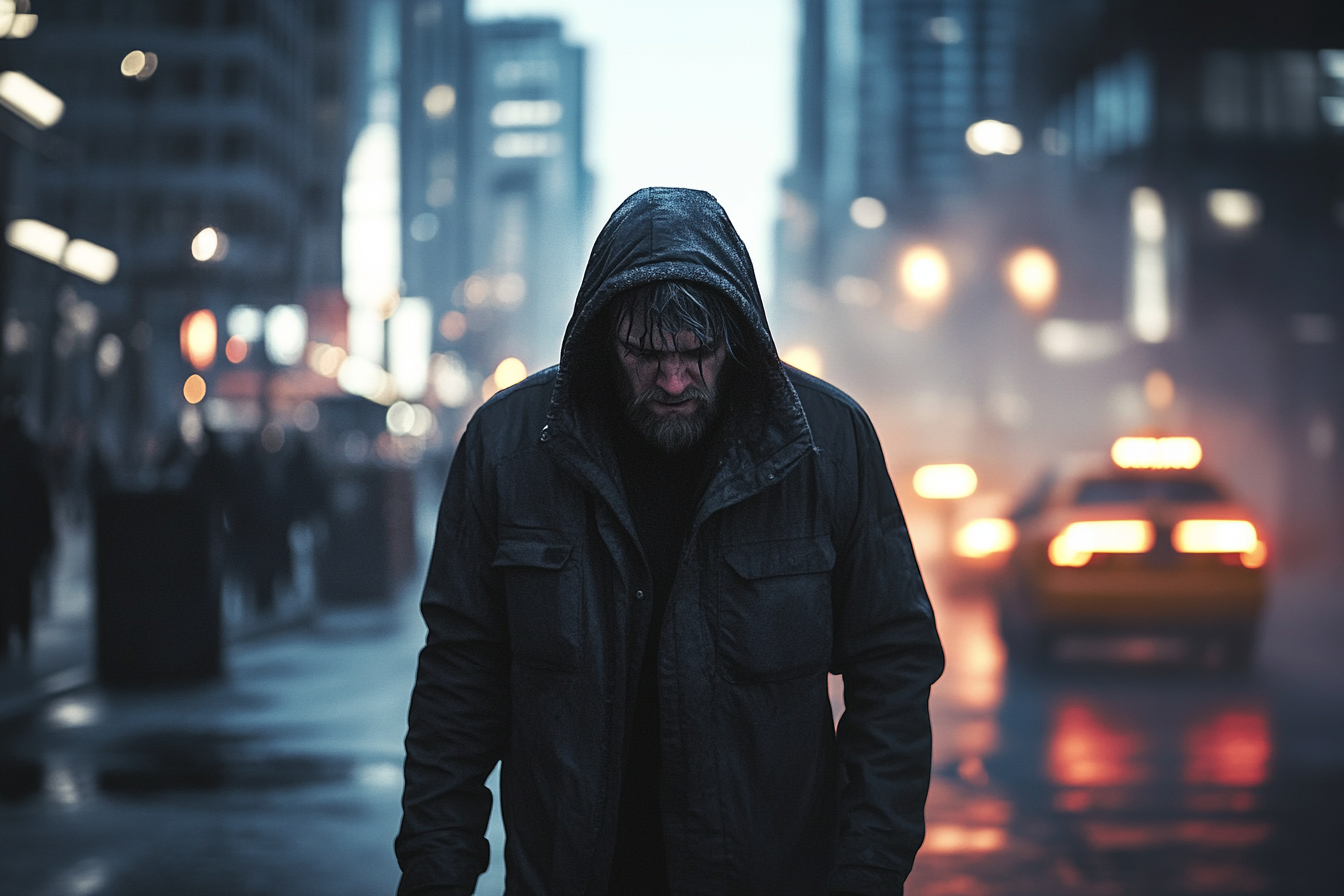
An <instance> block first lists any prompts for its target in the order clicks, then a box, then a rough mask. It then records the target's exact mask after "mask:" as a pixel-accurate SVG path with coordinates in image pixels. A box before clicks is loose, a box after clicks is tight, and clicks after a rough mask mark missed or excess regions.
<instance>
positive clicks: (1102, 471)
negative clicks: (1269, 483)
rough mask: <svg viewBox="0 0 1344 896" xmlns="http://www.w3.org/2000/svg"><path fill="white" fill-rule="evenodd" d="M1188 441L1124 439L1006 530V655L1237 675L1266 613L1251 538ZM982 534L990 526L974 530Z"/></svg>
mask: <svg viewBox="0 0 1344 896" xmlns="http://www.w3.org/2000/svg"><path fill="white" fill-rule="evenodd" d="M1202 455H1203V452H1202V449H1201V447H1200V445H1199V442H1198V441H1196V440H1195V439H1193V438H1189V437H1165V438H1156V437H1126V438H1122V439H1119V440H1117V441H1116V443H1115V444H1114V446H1113V447H1112V450H1111V463H1110V464H1106V465H1097V466H1093V467H1091V468H1085V469H1083V470H1079V471H1076V472H1073V473H1068V474H1061V473H1058V472H1056V473H1053V474H1048V475H1047V476H1045V477H1043V479H1042V480H1041V481H1040V482H1039V483H1038V484H1037V485H1036V486H1035V487H1034V488H1033V489H1032V490H1031V491H1030V493H1029V494H1028V495H1027V496H1026V497H1025V498H1024V500H1023V501H1022V502H1021V503H1020V504H1019V506H1018V507H1017V508H1016V509H1015V510H1014V511H1013V512H1012V513H1011V514H1010V516H1009V518H1008V519H1005V520H1001V521H998V522H997V523H994V524H993V525H994V526H997V527H998V528H999V530H1000V531H1007V530H1008V528H1009V527H1011V531H1012V534H1013V536H1014V537H1013V538H1012V539H1009V538H1006V537H1004V538H1000V539H999V540H998V542H997V543H1002V544H1008V545H1009V548H1008V549H1007V550H1006V551H1005V553H1006V554H1007V555H1008V561H1007V563H1006V565H1005V570H1004V573H1005V574H1004V576H1003V579H1002V587H1001V588H1000V593H1001V604H1000V617H1001V624H1002V627H1003V631H1004V634H1005V638H1006V640H1007V641H1008V645H1009V649H1010V651H1012V652H1014V653H1017V654H1018V655H1019V657H1020V658H1023V659H1028V660H1046V661H1069V660H1081V661H1089V660H1095V661H1101V662H1111V661H1157V662H1164V661H1166V662H1184V663H1191V662H1193V663H1196V664H1200V665H1205V666H1209V667H1223V668H1236V667H1241V666H1245V665H1246V664H1247V663H1248V662H1249V661H1250V658H1251V653H1252V650H1253V646H1254V640H1255V632H1256V626H1257V622H1258V619H1259V617H1260V611H1261V608H1262V607H1263V605H1264V601H1265V580H1264V565H1265V561H1266V556H1267V549H1266V546H1265V541H1264V537H1263V535H1262V531H1261V529H1260V528H1259V527H1257V526H1256V524H1255V522H1254V521H1253V519H1252V515H1251V514H1250V513H1249V512H1248V510H1247V509H1246V508H1245V507H1244V506H1242V505H1240V504H1238V503H1236V502H1235V501H1234V500H1233V499H1232V498H1231V497H1230V496H1229V494H1228V492H1227V490H1226V488H1225V486H1224V485H1223V484H1222V483H1221V482H1219V481H1218V480H1217V479H1216V478H1214V477H1212V476H1210V475H1207V474H1206V473H1205V472H1203V471H1202V470H1200V469H1198V468H1199V465H1200V461H1201V459H1202ZM980 525H981V527H982V528H984V529H986V531H988V528H989V526H990V525H991V524H989V523H984V522H981V523H980Z"/></svg>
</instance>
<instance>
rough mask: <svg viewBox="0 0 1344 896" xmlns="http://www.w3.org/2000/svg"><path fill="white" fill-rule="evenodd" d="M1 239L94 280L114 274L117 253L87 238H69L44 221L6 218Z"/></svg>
mask: <svg viewBox="0 0 1344 896" xmlns="http://www.w3.org/2000/svg"><path fill="white" fill-rule="evenodd" d="M5 242H7V243H9V244H10V245H11V246H13V247H14V248H15V249H18V250H20V251H22V252H27V253H28V254H29V255H32V256H33V257H34V258H40V259H42V260H43V261H47V262H50V263H51V264H54V265H56V266H57V267H60V268H63V269H65V270H67V271H69V272H70V273H72V274H77V275H79V276H80V277H83V278H84V279H86V280H92V281H93V282H94V283H99V284H102V283H107V282H109V281H110V280H111V279H112V278H113V277H115V276H116V275H117V267H118V264H119V262H118V259H117V253H115V252H113V251H112V250H111V249H106V248H104V247H102V246H100V245H98V244H97V243H91V242H89V241H88V240H78V239H76V240H72V239H70V235H69V234H68V233H66V232H65V231H64V230H62V229H60V228H59V227H54V226H52V225H51V224H48V223H46V222H45V221H38V220H35V219H33V218H19V219H17V220H14V221H10V222H9V226H8V227H6V228H5Z"/></svg>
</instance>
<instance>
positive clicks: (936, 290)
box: [896, 245, 952, 308]
mask: <svg viewBox="0 0 1344 896" xmlns="http://www.w3.org/2000/svg"><path fill="white" fill-rule="evenodd" d="M896 270H897V279H898V280H899V281H900V283H901V288H902V289H903V290H904V291H905V294H906V295H907V296H909V298H910V300H911V301H913V302H915V303H916V304H918V305H923V306H925V307H928V308H936V307H938V306H939V305H941V304H942V303H943V300H944V299H946V298H947V292H948V290H949V289H950V288H951V286H952V269H951V268H950V267H949V266H948V263H947V256H945V255H944V254H943V253H942V252H941V251H939V249H938V247H937V246H930V245H921V246H914V247H912V248H910V249H908V250H906V252H905V254H904V255H902V256H901V260H900V263H899V264H898V265H897V269H896Z"/></svg>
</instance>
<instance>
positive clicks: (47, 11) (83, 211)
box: [6, 0, 331, 431]
mask: <svg viewBox="0 0 1344 896" xmlns="http://www.w3.org/2000/svg"><path fill="white" fill-rule="evenodd" d="M38 7H39V8H37V9H35V10H34V11H35V12H37V13H38V14H39V22H40V24H39V27H38V28H37V30H36V32H35V33H34V34H33V35H32V36H31V37H29V38H27V39H26V40H23V41H15V42H8V43H7V44H6V51H7V55H8V63H7V66H6V67H7V68H13V69H17V70H20V71H23V72H25V73H26V74H28V75H29V76H31V77H32V78H34V79H35V80H37V81H38V82H40V83H41V84H43V85H44V86H46V87H47V88H49V89H50V90H51V91H53V92H54V93H55V94H57V95H58V96H60V97H61V98H62V99H63V100H64V103H65V115H64V118H63V119H62V120H61V122H60V123H59V127H58V128H56V129H55V130H54V131H53V133H58V139H59V141H60V145H62V146H64V147H66V148H67V150H68V151H67V152H66V153H65V154H64V156H63V157H61V158H57V159H49V160H48V159H43V158H42V157H41V156H40V155H37V154H32V153H20V154H18V156H17V157H16V159H15V163H14V167H13V169H12V170H11V172H10V177H11V182H10V195H9V208H8V209H7V210H6V211H7V214H8V216H9V217H10V218H11V219H13V218H31V219H37V220H40V221H44V222H46V223H49V224H52V225H55V226H56V227H59V228H60V229H62V230H64V231H66V232H67V233H68V234H70V236H71V237H75V238H81V239H87V240H90V241H92V242H95V243H98V244H100V245H103V246H106V247H109V248H111V249H113V250H114V251H115V252H116V253H117V255H118V256H119V259H120V267H119V270H118V271H117V274H116V276H115V278H114V279H112V280H111V282H109V283H108V284H106V285H102V286H99V285H95V284H92V283H90V282H88V281H85V280H79V279H77V278H73V277H71V276H69V275H67V274H64V273H62V272H60V271H59V270H57V269H56V268H54V267H53V266H51V265H47V264H45V263H44V262H40V261H38V260H36V259H33V258H29V257H25V256H17V255H16V256H12V259H11V264H10V270H11V274H10V277H9V283H8V286H9V291H10V296H11V297H12V301H11V303H10V306H9V311H8V314H9V316H10V317H11V318H13V319H16V320H19V321H20V322H21V323H24V322H26V323H28V324H32V325H33V332H34V333H39V334H40V339H35V340H30V341H29V352H28V354H27V359H28V362H27V363H28V366H27V373H26V374H24V377H25V379H26V380H27V381H28V383H29V386H30V388H36V389H37V390H38V391H39V392H41V393H43V395H44V398H43V402H44V403H45V405H46V411H45V412H44V416H45V417H46V419H44V421H43V422H44V423H45V424H48V425H56V424H59V422H60V421H59V419H54V418H58V417H59V416H60V415H61V414H62V413H63V412H62V411H61V409H60V407H59V405H60V404H61V402H62V400H63V399H62V397H61V396H63V395H67V396H68V395H71V394H76V393H78V394H80V395H83V396H84V397H83V398H81V399H79V400H80V401H83V402H86V403H87V401H89V400H91V399H90V398H89V396H90V395H91V394H92V393H93V391H95V388H96V391H97V392H98V395H99V396H100V397H99V400H98V404H99V406H100V407H106V406H107V405H108V404H114V405H115V404H116V403H117V402H123V403H124V412H123V414H122V415H120V416H121V418H127V417H129V419H131V420H134V421H136V424H135V425H137V426H138V427H139V428H140V429H142V430H145V431H148V430H152V429H155V428H158V427H161V426H163V425H167V424H169V422H170V421H172V420H173V419H175V416H176V413H177V410H178V407H179V405H181V403H182V388H183V386H182V382H183V379H184V377H185V375H186V373H187V372H189V371H188V370H187V369H186V368H184V367H183V363H184V362H183V361H182V359H181V357H180V354H179V349H178V328H179V323H180V322H181V320H182V318H183V315H184V314H185V313H186V312H188V311H190V310H192V309H196V308H209V309H212V310H213V311H214V312H215V314H216V316H217V317H218V318H219V319H220V321H221V323H222V322H223V319H224V316H225V312H226V311H227V310H228V309H229V308H230V307H231V306H233V305H236V304H248V305H252V306H260V307H262V308H265V307H268V306H271V305H275V304H278V303H291V302H295V301H297V300H298V298H299V296H300V294H301V292H302V290H303V288H304V286H305V285H307V282H308V281H311V280H313V279H319V280H320V279H323V278H329V277H330V276H331V274H330V266H331V265H330V261H331V259H330V257H327V258H326V260H325V261H323V260H322V254H323V253H322V252H320V251H318V248H317V247H316V246H315V245H312V244H309V243H306V241H305V236H304V234H305V230H306V223H307V221H308V207H309V206H308V202H307V200H308V199H309V194H310V192H311V190H310V188H311V187H312V171H313V169H312V155H313V148H312V132H311V125H312V117H311V111H312V108H313V95H312V88H313V82H312V78H311V77H310V75H311V64H312V53H313V40H312V28H311V22H310V19H311V16H312V15H313V3H312V2H311V0H288V2H275V3H263V2H259V0H174V2H171V3H164V2H159V3H148V2H143V3H127V2H114V0H85V2H79V3H56V2H51V3H44V4H40V5H38ZM205 228H214V234H215V235H217V236H218V238H217V239H216V238H213V237H211V238H207V239H206V240H205V241H197V242H195V244H194V245H193V240H194V238H195V237H196V235H197V234H199V233H200V232H201V231H202V230H204V229H205ZM207 242H208V243H209V245H208V246H207V245H206V243H207ZM327 255H328V256H329V255H330V253H329V252H328V253H327ZM324 266H325V269H326V270H325V272H324V270H323V269H324ZM58 296H60V297H61V298H59V299H58ZM58 301H59V303H60V306H61V307H63V308H73V307H76V306H78V307H81V308H92V309H93V313H92V314H90V313H89V312H88V311H85V312H84V313H83V316H82V317H81V318H79V319H78V320H81V321H83V323H82V324H81V325H79V326H76V327H74V329H75V330H76V331H77V335H78V336H79V338H78V339H75V338H73V337H70V338H67V337H66V336H62V334H63V333H65V334H68V333H69V332H70V331H71V322H70V321H69V320H66V321H64V322H63V323H62V322H60V321H55V322H53V321H51V320H49V319H48V318H49V316H50V314H51V312H50V310H49V309H51V308H53V307H56V305H57V303H58ZM81 302H87V303H88V305H87V306H86V305H83V304H80V303H81ZM66 316H67V317H68V316H69V315H66ZM100 335H102V336H112V337H115V340H116V342H115V344H114V343H107V344H108V345H115V346H120V348H119V349H118V350H116V351H114V350H112V349H108V350H106V351H104V352H101V353H100V354H99V357H98V359H97V364H98V367H99V370H100V373H103V374H105V376H106V378H105V381H103V383H102V385H99V386H96V387H95V386H94V385H91V384H92V383H94V382H96V381H93V380H92V376H93V373H92V369H93V368H94V366H95V364H94V363H93V360H94V359H93V358H92V357H91V356H90V354H87V353H91V352H92V351H93V348H94V343H93V342H91V339H93V338H95V337H99V336H100ZM53 338H54V339H55V342H54V343H53V342H51V340H52V339H53ZM51 352H54V353H55V356H56V357H55V358H54V359H53V358H52V356H51ZM79 352H84V353H86V354H77V353H79ZM123 357H124V362H122V363H119V364H118V363H113V362H115V361H119V360H120V359H122V358H123ZM16 360H17V363H18V365H19V367H20V368H23V367H24V363H25V362H24V361H23V360H22V359H16ZM72 377H73V378H75V380H81V381H83V380H87V381H88V382H86V383H85V385H83V386H79V387H77V388H76V386H73V385H71V383H70V382H67V381H66V380H68V379H69V378H72ZM62 378H66V379H62ZM67 387H68V388H67ZM72 390H73V391H72ZM85 410H86V411H87V408H85ZM69 412H70V413H71V414H74V415H75V416H79V414H78V409H70V411H69Z"/></svg>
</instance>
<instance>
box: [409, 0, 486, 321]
mask: <svg viewBox="0 0 1344 896" xmlns="http://www.w3.org/2000/svg"><path fill="white" fill-rule="evenodd" d="M465 6H466V4H465V2H464V0H413V2H409V3H406V4H405V5H404V6H403V10H402V54H401V60H402V61H401V65H402V71H401V83H402V96H401V141H402V142H401V159H402V164H401V180H402V188H401V197H402V199H401V207H402V221H403V225H404V228H405V229H404V234H405V239H403V241H402V245H403V262H402V268H403V279H404V280H405V281H406V294H407V295H410V296H423V297H426V298H428V299H429V300H430V302H431V304H432V305H433V308H434V311H435V318H436V319H438V318H440V317H441V316H442V315H443V314H444V313H445V312H447V311H448V310H450V307H451V305H452V297H453V290H454V288H455V287H456V286H457V284H458V283H460V282H461V281H462V280H463V278H465V277H466V275H467V273H469V271H466V270H464V268H465V261H464V258H463V255H464V243H465V234H464V226H465V221H464V215H463V208H464V204H465V202H464V200H465V199H466V195H465V193H466V191H465V189H464V184H465V183H466V181H465V179H464V177H465V175H466V173H467V164H468V157H467V145H466V143H467V128H466V126H465V122H466V121H467V120H468V119H469V115H470V113H469V112H468V108H469V106H470V99H471V97H470V92H469V91H468V90H466V89H464V85H465V84H466V83H467V73H468V65H469V61H468V53H469V47H470V45H469V39H470V31H469V29H468V27H467V22H466V12H465Z"/></svg>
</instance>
